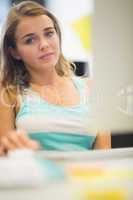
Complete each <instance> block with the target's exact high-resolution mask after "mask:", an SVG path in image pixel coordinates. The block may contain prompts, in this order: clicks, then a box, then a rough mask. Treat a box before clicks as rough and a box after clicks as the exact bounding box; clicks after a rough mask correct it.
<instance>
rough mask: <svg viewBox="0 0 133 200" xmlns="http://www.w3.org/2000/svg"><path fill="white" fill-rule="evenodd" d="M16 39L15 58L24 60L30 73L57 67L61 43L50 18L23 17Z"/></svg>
mask: <svg viewBox="0 0 133 200" xmlns="http://www.w3.org/2000/svg"><path fill="white" fill-rule="evenodd" d="M15 38H16V49H15V50H14V55H15V58H16V59H18V60H22V61H23V62H24V63H25V66H26V67H27V69H28V71H29V72H32V71H35V72H39V71H40V72H41V71H42V70H46V69H47V68H53V67H55V65H56V63H57V62H58V59H59V56H60V41H59V37H58V35H57V32H56V31H55V29H54V24H53V22H52V20H51V19H50V18H49V17H48V16H46V15H40V16H35V17H23V18H22V20H21V21H20V23H19V24H18V26H17V29H16V33H15Z"/></svg>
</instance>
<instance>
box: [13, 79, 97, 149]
mask: <svg viewBox="0 0 133 200" xmlns="http://www.w3.org/2000/svg"><path fill="white" fill-rule="evenodd" d="M72 81H73V84H74V85H75V87H76V88H77V90H78V92H79V94H80V103H79V104H78V105H75V106H69V107H68V106H59V105H55V104H51V103H48V102H47V101H46V100H44V99H43V98H41V96H40V95H39V94H38V93H37V92H35V91H33V90H32V89H31V88H26V89H25V90H24V93H23V95H22V101H21V106H20V110H19V112H18V113H17V117H16V128H17V129H24V130H26V131H27V132H28V135H29V137H30V138H31V139H34V140H36V141H38V142H39V143H40V145H41V148H42V149H44V150H61V151H75V150H87V149H92V148H93V144H94V142H95V139H96V135H94V134H92V133H90V132H89V131H88V123H87V122H88V118H89V115H90V107H89V104H88V98H87V96H86V82H85V80H84V78H79V77H73V78H72Z"/></svg>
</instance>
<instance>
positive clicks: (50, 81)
mask: <svg viewBox="0 0 133 200" xmlns="http://www.w3.org/2000/svg"><path fill="white" fill-rule="evenodd" d="M60 79H62V77H60V76H59V75H58V74H57V72H56V71H55V70H53V71H49V72H44V73H42V72H41V73H40V74H39V73H33V74H32V78H31V81H30V82H31V84H34V85H38V86H45V85H46V86H47V85H51V86H56V84H57V82H58V81H59V80H60Z"/></svg>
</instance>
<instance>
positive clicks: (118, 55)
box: [92, 0, 133, 131]
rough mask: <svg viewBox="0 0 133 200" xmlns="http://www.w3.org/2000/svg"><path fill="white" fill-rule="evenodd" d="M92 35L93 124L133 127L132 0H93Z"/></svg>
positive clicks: (120, 128) (113, 128) (98, 125)
mask: <svg viewBox="0 0 133 200" xmlns="http://www.w3.org/2000/svg"><path fill="white" fill-rule="evenodd" d="M92 37H93V52H94V65H93V67H94V71H93V72H94V79H95V80H94V82H95V90H94V91H95V92H94V94H93V98H92V99H93V103H94V104H93V103H92V110H94V111H95V112H96V119H95V125H94V126H96V127H101V128H103V129H108V128H109V129H110V128H111V129H112V130H117V131H121V130H122V131H124V130H133V94H132V96H131V94H127V90H128V89H127V88H129V86H132V87H133V0H95V13H94V16H93V32H92ZM129 92H131V91H129ZM132 92H133V91H132ZM129 96H130V97H129ZM127 101H128V103H127ZM129 101H130V102H129ZM95 103H96V104H95ZM96 105H97V106H96Z"/></svg>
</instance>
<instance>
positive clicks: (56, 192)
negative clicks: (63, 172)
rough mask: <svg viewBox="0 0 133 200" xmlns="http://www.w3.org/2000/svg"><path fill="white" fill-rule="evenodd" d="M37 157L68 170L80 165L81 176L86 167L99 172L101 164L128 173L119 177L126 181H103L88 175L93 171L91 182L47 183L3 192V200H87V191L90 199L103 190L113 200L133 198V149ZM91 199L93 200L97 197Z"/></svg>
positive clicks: (47, 153)
mask: <svg viewBox="0 0 133 200" xmlns="http://www.w3.org/2000/svg"><path fill="white" fill-rule="evenodd" d="M36 154H37V155H38V156H39V157H41V158H44V159H49V160H52V161H54V162H56V163H58V164H59V165H60V166H63V167H64V166H65V167H66V168H67V167H68V168H69V167H70V168H71V166H74V167H75V169H77V166H78V167H79V166H80V170H81V173H82V172H83V169H86V166H87V167H88V166H89V167H90V166H95V167H96V166H97V169H100V168H99V166H100V165H99V161H100V163H102V167H103V169H109V172H111V173H112V171H113V170H114V169H117V172H118V171H119V169H120V171H121V169H122V168H123V169H125V171H121V172H122V173H123V172H125V175H124V176H123V174H119V175H120V176H121V175H122V178H118V176H116V177H113V178H111V179H110V177H109V176H106V177H105V176H104V177H103V178H102V180H101V179H93V178H92V176H90V174H89V175H88V172H90V171H87V176H89V177H91V178H90V179H88V181H87V182H86V181H85V182H84V180H83V179H82V180H80V179H77V180H76V179H73V178H72V179H68V180H65V181H64V180H61V181H55V180H53V182H50V183H46V184H44V185H42V186H41V187H34V188H32V187H31V188H14V189H6V188H5V189H0V199H1V200H29V199H30V200H31V199H32V200H44V199H48V200H53V199H54V200H86V199H85V198H83V196H84V194H85V192H87V195H88V196H89V192H91V191H95V192H97V191H99V188H100V189H101V191H106V192H108V191H109V193H108V195H112V196H109V199H111V200H114V199H117V200H132V199H133V192H132V188H133V148H122V149H110V150H108V151H106V150H94V151H88V152H52V151H51V152H50V151H40V152H38V153H36ZM62 164H63V165H62ZM86 164H87V165H86ZM98 165H99V166H98ZM81 166H82V167H81ZM84 167H85V168H84ZM95 167H94V168H95ZM78 169H79V168H78ZM128 169H129V171H130V172H131V173H132V174H131V175H132V177H131V178H129V174H126V173H127V171H128ZM91 170H92V168H91ZM91 172H92V171H91ZM91 175H92V174H91ZM14 176H15V174H14ZM95 178H96V177H95ZM129 179H130V180H129ZM116 191H117V192H116ZM110 192H111V193H110ZM80 195H81V196H80ZM90 195H92V194H90ZM93 195H94V193H93ZM99 195H101V194H99ZM106 195H107V194H106ZM113 195H116V196H113ZM103 198H104V196H103ZM97 199H98V198H97ZM91 200H93V198H92V199H91Z"/></svg>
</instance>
